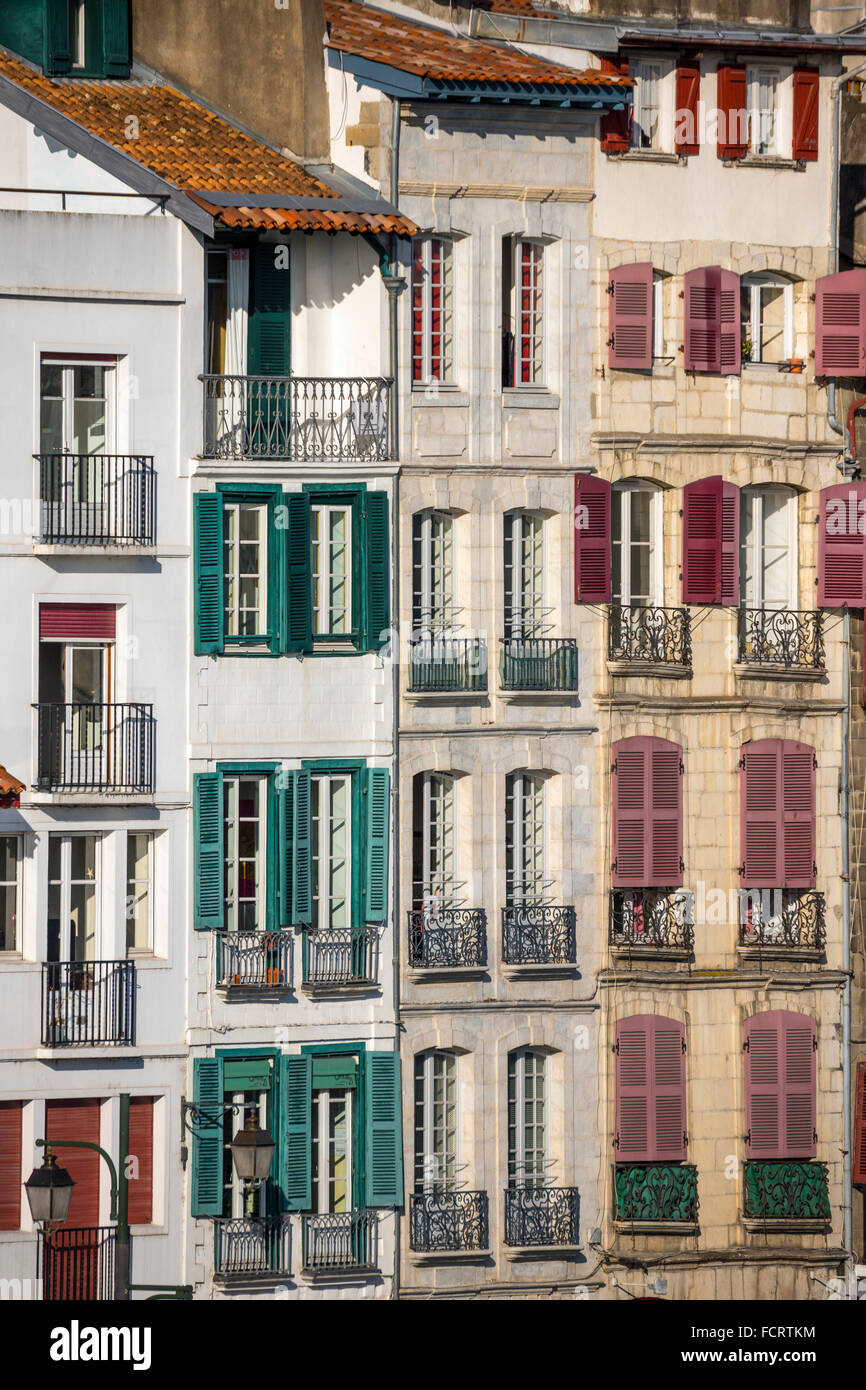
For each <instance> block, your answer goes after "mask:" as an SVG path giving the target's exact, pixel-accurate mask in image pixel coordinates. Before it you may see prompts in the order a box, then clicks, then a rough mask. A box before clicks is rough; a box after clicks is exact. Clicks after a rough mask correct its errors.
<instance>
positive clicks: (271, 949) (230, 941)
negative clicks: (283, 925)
mask: <svg viewBox="0 0 866 1390" xmlns="http://www.w3.org/2000/svg"><path fill="white" fill-rule="evenodd" d="M292 940H293V933H292V932H288V931H260V932H221V933H217V935H216V972H217V988H218V989H224V990H226V991H227V992H228V993H229V994H230V993H231V992H232V991H246V990H252V991H254V992H255V993H257V994H270V993H280V992H282V991H284V990H287V989H291V987H292Z"/></svg>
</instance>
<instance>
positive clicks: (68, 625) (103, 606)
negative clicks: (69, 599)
mask: <svg viewBox="0 0 866 1390" xmlns="http://www.w3.org/2000/svg"><path fill="white" fill-rule="evenodd" d="M116 618H117V609H116V607H115V606H114V604H112V603H40V605H39V636H40V637H55V638H63V639H64V640H65V641H67V642H71V641H75V640H76V639H80V638H89V639H91V640H92V639H94V638H102V639H103V640H104V639H106V638H108V639H111V638H113V637H114V635H115V626H116Z"/></svg>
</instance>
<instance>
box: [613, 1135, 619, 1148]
mask: <svg viewBox="0 0 866 1390" xmlns="http://www.w3.org/2000/svg"><path fill="white" fill-rule="evenodd" d="M613 1147H614V1148H615V1149H618V1148H619V1135H617V1136H616V1138H615V1139H614V1141H613Z"/></svg>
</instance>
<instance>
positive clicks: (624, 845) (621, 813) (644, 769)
mask: <svg viewBox="0 0 866 1390" xmlns="http://www.w3.org/2000/svg"><path fill="white" fill-rule="evenodd" d="M651 743H652V739H649V738H626V739H621V740H620V741H619V742H618V743H615V744H614V745H613V749H612V752H613V766H614V771H613V863H614V870H613V882H614V887H623V888H642V887H644V886H645V884H646V873H647V867H648V866H647V863H646V861H647V854H646V850H647V841H648V838H649V837H648V834H647V801H648V798H647V791H648V788H647V781H648V768H649V762H650V744H651Z"/></svg>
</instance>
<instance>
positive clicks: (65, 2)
mask: <svg viewBox="0 0 866 1390" xmlns="http://www.w3.org/2000/svg"><path fill="white" fill-rule="evenodd" d="M44 38H45V42H44V58H43V61H44V65H45V73H46V76H48V77H60V76H62V75H63V73H67V72H69V71H70V69H71V67H72V48H71V46H70V24H69V0H45V36H44Z"/></svg>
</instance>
